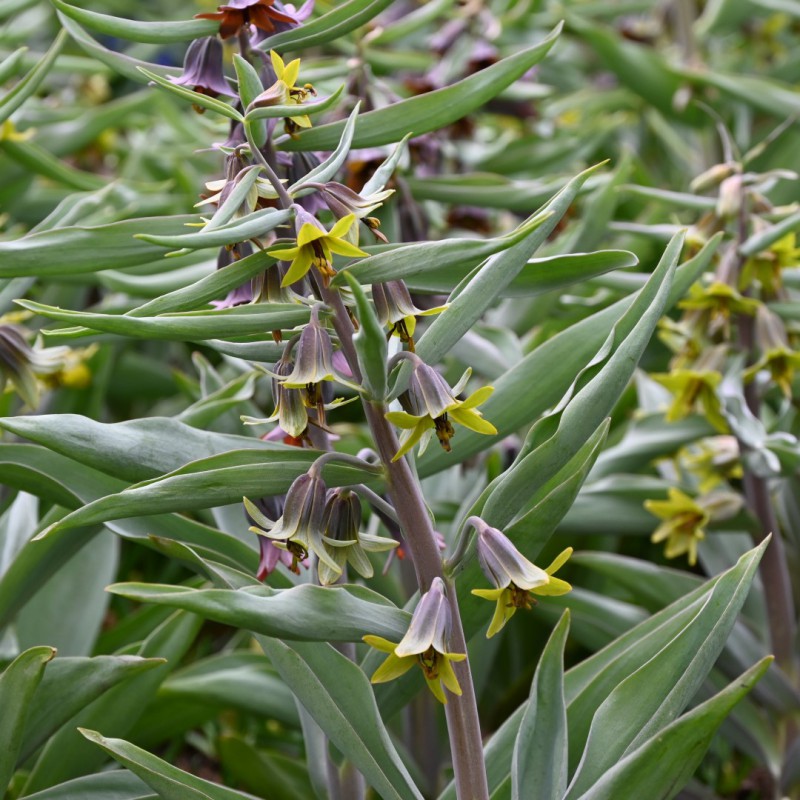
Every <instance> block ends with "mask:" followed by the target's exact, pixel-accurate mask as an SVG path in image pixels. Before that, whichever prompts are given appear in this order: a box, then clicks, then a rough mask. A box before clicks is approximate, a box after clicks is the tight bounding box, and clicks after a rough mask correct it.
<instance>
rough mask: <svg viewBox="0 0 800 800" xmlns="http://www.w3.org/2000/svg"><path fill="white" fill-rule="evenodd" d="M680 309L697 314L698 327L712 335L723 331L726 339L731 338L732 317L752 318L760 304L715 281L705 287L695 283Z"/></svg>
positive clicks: (680, 303) (680, 304)
mask: <svg viewBox="0 0 800 800" xmlns="http://www.w3.org/2000/svg"><path fill="white" fill-rule="evenodd" d="M678 306H679V307H680V308H685V309H688V310H691V311H695V312H697V314H698V316H699V319H698V320H697V322H696V325H697V327H699V328H700V329H702V330H706V331H707V332H708V333H710V334H714V333H716V332H717V331H720V330H721V331H723V333H724V334H725V336H726V338H728V337H729V336H730V327H731V316H732V315H733V314H746V315H748V316H752V315H753V314H754V313H755V312H756V309H758V306H759V303H758V301H757V300H752V299H750V298H749V297H743V296H742V295H741V294H739V292H737V291H736V289H734V288H733V287H732V286H729V285H728V284H727V283H723V282H722V281H714V282H713V283H712V284H711V285H710V286H707V287H705V288H704V287H703V286H701V285H700V284H699V283H695V284H693V285H692V286H691V288H690V289H689V297H687V298H686V299H685V300H681V301H680V302H679V303H678Z"/></svg>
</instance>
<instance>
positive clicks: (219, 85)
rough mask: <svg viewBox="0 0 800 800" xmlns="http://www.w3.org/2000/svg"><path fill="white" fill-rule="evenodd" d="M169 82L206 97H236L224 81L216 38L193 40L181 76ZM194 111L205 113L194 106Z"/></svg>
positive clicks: (219, 47)
mask: <svg viewBox="0 0 800 800" xmlns="http://www.w3.org/2000/svg"><path fill="white" fill-rule="evenodd" d="M169 80H171V81H172V83H175V84H177V85H178V86H188V87H190V88H191V89H194V91H196V92H199V93H200V94H204V95H207V96H208V97H218V96H219V95H225V96H226V97H235V96H236V95H235V92H234V91H233V90H232V89H231V87H230V85H229V84H228V81H227V80H226V79H225V73H224V72H223V69H222V42H221V41H220V40H219V39H217V37H216V36H204V37H203V38H202V39H195V40H194V41H193V42H192V43H191V44H190V45H189V49H188V50H187V51H186V56H185V57H184V60H183V75H181V76H180V77H179V78H170V79H169ZM195 110H197V112H198V113H200V114H202V113H203V112H204V111H205V109H204V108H202V107H200V106H195Z"/></svg>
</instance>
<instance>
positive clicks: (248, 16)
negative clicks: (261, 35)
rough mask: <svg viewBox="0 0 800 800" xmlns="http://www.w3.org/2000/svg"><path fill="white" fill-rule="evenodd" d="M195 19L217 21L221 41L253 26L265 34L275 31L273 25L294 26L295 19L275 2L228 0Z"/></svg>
mask: <svg viewBox="0 0 800 800" xmlns="http://www.w3.org/2000/svg"><path fill="white" fill-rule="evenodd" d="M195 17H196V18H197V19H211V20H216V21H219V23H220V25H219V35H220V36H221V37H222V38H223V39H229V38H230V37H231V36H236V34H238V33H239V31H240V30H242V28H245V27H246V26H249V25H254V26H255V27H256V28H258V29H259V30H262V31H264V32H265V33H273V32H274V31H275V23H276V22H277V23H287V24H295V18H294V17H293V16H292V15H291V14H287V13H286V12H285V11H283V10H281V6H280V5H279V4H278V5H276V0H228V2H227V3H224V4H223V5H221V6H217V10H216V11H213V12H209V13H206V14H195Z"/></svg>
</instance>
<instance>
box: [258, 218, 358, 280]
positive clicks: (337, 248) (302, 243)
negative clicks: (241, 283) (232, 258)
mask: <svg viewBox="0 0 800 800" xmlns="http://www.w3.org/2000/svg"><path fill="white" fill-rule="evenodd" d="M296 209H297V218H296V225H297V244H296V245H295V246H294V247H288V248H280V249H278V250H270V251H269V255H271V256H274V257H275V258H280V259H281V260H283V261H291V265H290V267H289V269H288V271H287V272H286V275H285V277H284V279H283V282H282V283H283V285H284V286H288V285H289V284H292V283H294V282H295V281H299V280H300V279H301V278H303V277H304V276H305V275H306V273H307V272H308V271H309V270H310V269H311V267H312V266H314V267H315V268H316V270H317V272H319V274H320V276H321V277H322V282H323V284H324V285H325V286H327V285H328V284H329V282H330V279H331V277H332V276H334V275H335V274H336V271H335V270H334V268H333V264H332V261H333V254H334V253H336V254H338V255H341V256H348V257H349V258H363V257H364V256H366V255H368V254H367V253H365V252H364V251H363V250H360V249H359V248H358V247H356V246H355V245H354V244H351V243H350V242H349V241H347V239H346V238H345V237H346V235H347V232H348V231H349V230H350V228H352V227H353V225H354V224H355V222H356V218H355V217H354V216H353V215H352V214H349V215H348V216H346V217H342V219H340V220H339V221H338V222H337V223H336V224H335V225H334V226H333V227H332V228H331V229H330V231H328V230H326V229H325V228H324V227H323V225H322V224H321V223H319V222H317V220H316V219H315V218H314V217H312V216H311V215H310V214H309V213H308V212H307V211H306V210H305V209H304V208H302V207H300V206H296Z"/></svg>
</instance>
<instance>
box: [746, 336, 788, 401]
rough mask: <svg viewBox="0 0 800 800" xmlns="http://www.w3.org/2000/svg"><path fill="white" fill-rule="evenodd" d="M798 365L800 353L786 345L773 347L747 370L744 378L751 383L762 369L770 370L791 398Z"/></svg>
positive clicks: (774, 378) (771, 374) (773, 378)
mask: <svg viewBox="0 0 800 800" xmlns="http://www.w3.org/2000/svg"><path fill="white" fill-rule="evenodd" d="M798 367H800V353H798V352H796V351H795V350H792V349H791V348H789V347H785V346H780V347H773V348H770V349H769V350H767V352H766V353H764V354H763V355H762V356H761V358H760V359H759V360H758V361H756V363H755V364H753V366H752V367H749V368H748V369H746V370H745V372H744V379H745V382H746V383H750V381H752V380H753V378H755V376H756V375H757V374H758V373H759V372H760V371H761V370H762V369H766V370H769V374H770V376H771V377H772V380H774V381H775V383H777V384H778V386H780V387H781V391H782V392H783V393H784V395H786V397H787V398H791V396H792V380H793V379H794V371H795V370H796V369H797V368H798Z"/></svg>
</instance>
